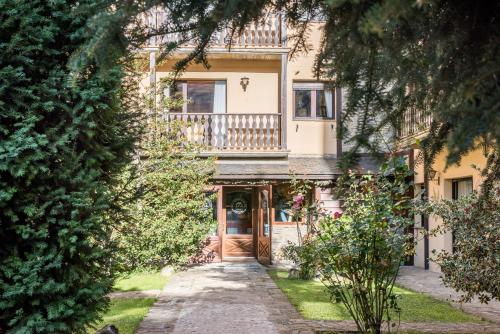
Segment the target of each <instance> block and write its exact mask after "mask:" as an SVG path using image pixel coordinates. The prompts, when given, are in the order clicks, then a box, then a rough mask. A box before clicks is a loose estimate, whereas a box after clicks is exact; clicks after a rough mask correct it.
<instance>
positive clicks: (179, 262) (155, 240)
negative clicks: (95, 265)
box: [116, 122, 215, 270]
mask: <svg viewBox="0 0 500 334" xmlns="http://www.w3.org/2000/svg"><path fill="white" fill-rule="evenodd" d="M185 126H186V124H185V123H183V122H172V123H170V124H164V123H162V122H157V123H155V125H154V126H152V127H153V128H154V129H156V130H157V132H155V133H153V135H152V137H150V138H149V140H147V141H146V142H145V143H144V147H143V151H142V157H141V158H140V159H139V160H138V161H137V165H136V166H135V168H137V173H138V174H139V177H138V178H137V179H136V180H135V181H134V182H133V183H132V184H131V186H130V187H131V188H136V189H141V190H140V192H141V193H142V194H143V195H142V196H141V198H140V199H139V200H138V201H136V202H133V203H132V204H131V206H130V208H129V209H130V211H131V213H132V218H133V219H132V222H131V223H127V224H125V225H123V226H121V229H120V230H119V231H118V233H117V234H116V237H117V240H118V242H119V245H120V249H121V257H122V260H123V262H124V263H125V266H126V267H128V268H134V269H136V270H137V269H144V270H159V269H161V268H162V267H163V266H165V265H172V266H183V265H186V264H187V263H188V262H189V261H190V259H191V258H192V257H193V256H195V255H198V254H199V252H200V251H201V247H202V246H203V242H204V241H205V240H206V238H207V236H208V233H209V232H210V230H211V229H212V228H213V227H214V225H215V221H214V219H213V213H212V210H211V209H210V208H208V207H207V203H208V202H209V201H211V199H212V198H213V196H214V195H213V194H210V193H209V192H208V190H209V182H208V181H209V179H210V177H211V176H212V174H213V172H214V160H213V159H212V158H203V157H200V156H199V151H200V149H201V147H200V146H199V145H197V144H194V143H192V142H190V141H188V140H187V138H186V137H185V136H184V135H183V134H182V131H180V129H181V128H182V127H185ZM187 126H189V125H187ZM167 127H168V130H167Z"/></svg>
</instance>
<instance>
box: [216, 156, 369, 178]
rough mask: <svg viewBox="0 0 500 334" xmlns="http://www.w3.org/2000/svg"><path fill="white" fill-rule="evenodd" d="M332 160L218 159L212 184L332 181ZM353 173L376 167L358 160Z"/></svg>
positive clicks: (334, 171) (336, 169) (337, 172)
mask: <svg viewBox="0 0 500 334" xmlns="http://www.w3.org/2000/svg"><path fill="white" fill-rule="evenodd" d="M337 162H338V159H337V158H335V157H293V156H289V157H288V158H278V159H245V158H241V159H219V160H217V168H216V174H215V176H214V179H215V180H289V179H291V178H292V175H295V177H296V178H300V179H311V180H332V179H335V178H337V177H338V176H339V175H340V174H341V171H340V169H339V167H338V166H337ZM356 169H357V170H358V171H359V173H368V172H376V171H377V169H378V163H377V162H376V161H375V160H374V159H373V158H370V157H361V159H360V161H359V164H358V166H357V167H356Z"/></svg>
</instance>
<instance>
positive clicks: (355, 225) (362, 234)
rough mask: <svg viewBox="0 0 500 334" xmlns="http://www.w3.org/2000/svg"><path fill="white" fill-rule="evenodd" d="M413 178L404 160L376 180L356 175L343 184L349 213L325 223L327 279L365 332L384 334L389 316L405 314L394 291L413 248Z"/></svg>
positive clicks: (321, 236)
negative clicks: (408, 180)
mask: <svg viewBox="0 0 500 334" xmlns="http://www.w3.org/2000/svg"><path fill="white" fill-rule="evenodd" d="M409 174H410V172H409V170H408V167H407V166H406V165H405V163H404V161H403V159H400V158H393V159H391V160H389V162H387V163H385V164H384V165H382V167H381V170H380V173H379V174H378V175H376V176H372V175H366V176H361V177H358V176H356V175H355V174H354V173H350V174H349V175H348V176H346V177H345V178H344V180H342V181H341V182H340V187H341V189H343V190H344V192H343V196H342V198H343V201H344V205H343V213H342V214H336V215H332V216H325V217H324V218H322V219H320V221H319V226H318V231H317V235H318V237H317V238H318V240H319V241H320V242H319V249H318V251H317V254H318V256H319V257H320V264H319V266H320V272H321V273H322V275H323V281H324V283H325V285H326V286H327V288H328V290H329V291H330V293H331V296H332V299H333V300H334V301H335V302H342V303H343V304H344V305H345V306H346V308H347V310H348V311H349V314H350V315H351V316H352V317H353V319H354V321H355V322H356V324H357V326H358V329H359V330H360V331H361V332H364V333H365V332H376V333H379V332H380V331H381V326H382V322H383V320H384V317H386V319H387V320H388V321H389V322H390V321H392V320H393V318H392V317H393V316H394V315H396V316H398V315H399V313H400V311H401V310H400V308H399V306H398V303H397V298H396V295H395V294H394V292H393V287H394V282H395V280H396V276H397V274H398V271H399V266H400V264H401V261H402V259H403V257H404V256H405V255H406V253H407V251H408V250H409V249H411V247H409V246H410V245H409V243H410V240H409V238H410V235H408V234H407V233H406V230H407V228H408V227H409V226H411V225H412V224H413V222H412V220H411V219H410V218H408V217H407V215H405V212H407V210H408V209H409V207H410V201H409V198H408V197H407V191H408V189H409V185H408V184H407V183H406V177H407V176H408V175H409ZM390 311H391V312H390ZM390 329H391V328H390V327H389V328H388V330H389V331H390Z"/></svg>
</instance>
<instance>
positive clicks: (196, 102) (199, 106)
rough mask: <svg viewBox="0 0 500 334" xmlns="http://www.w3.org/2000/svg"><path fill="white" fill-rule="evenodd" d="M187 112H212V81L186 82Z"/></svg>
mask: <svg viewBox="0 0 500 334" xmlns="http://www.w3.org/2000/svg"><path fill="white" fill-rule="evenodd" d="M187 99H188V104H187V112H189V113H212V112H213V110H214V82H207V81H188V82H187Z"/></svg>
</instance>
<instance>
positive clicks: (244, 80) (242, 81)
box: [240, 77, 250, 92]
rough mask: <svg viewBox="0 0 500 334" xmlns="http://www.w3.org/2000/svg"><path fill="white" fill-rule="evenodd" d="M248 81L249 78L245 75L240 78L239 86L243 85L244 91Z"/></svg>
mask: <svg viewBox="0 0 500 334" xmlns="http://www.w3.org/2000/svg"><path fill="white" fill-rule="evenodd" d="M249 83H250V79H249V78H247V77H243V78H241V79H240V85H241V87H243V91H244V92H246V91H247V86H248V84H249Z"/></svg>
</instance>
